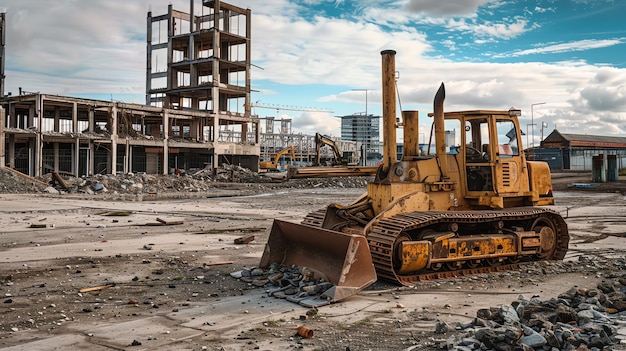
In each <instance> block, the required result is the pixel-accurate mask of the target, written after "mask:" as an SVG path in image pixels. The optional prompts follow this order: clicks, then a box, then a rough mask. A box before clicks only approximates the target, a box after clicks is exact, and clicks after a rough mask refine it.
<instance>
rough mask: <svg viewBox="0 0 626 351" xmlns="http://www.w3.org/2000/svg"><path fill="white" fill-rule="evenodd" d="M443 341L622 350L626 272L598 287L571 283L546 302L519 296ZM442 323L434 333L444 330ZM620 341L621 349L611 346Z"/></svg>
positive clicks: (460, 349)
mask: <svg viewBox="0 0 626 351" xmlns="http://www.w3.org/2000/svg"><path fill="white" fill-rule="evenodd" d="M456 329H457V331H459V332H460V333H458V334H456V335H454V336H451V337H449V338H448V339H447V340H446V341H445V342H443V343H441V345H440V348H441V349H448V350H457V351H473V350H498V351H514V350H522V351H531V350H545V351H557V350H561V351H574V350H576V351H586V350H617V349H626V275H624V276H622V277H619V278H616V279H611V280H606V281H604V282H602V283H600V284H598V286H597V288H596V289H584V288H577V287H573V288H571V289H569V290H568V291H567V292H565V293H562V294H561V295H559V296H558V298H552V299H549V300H546V301H542V300H540V299H539V298H538V297H532V298H531V299H527V298H525V297H524V296H522V295H520V296H519V298H518V300H517V301H514V302H513V303H511V304H510V305H502V306H500V307H491V308H488V309H481V310H478V311H477V313H476V318H475V319H473V320H472V321H471V322H469V323H466V324H458V325H457V327H456ZM448 331H449V327H448V325H447V324H446V323H445V322H439V323H438V324H437V327H436V330H435V332H437V333H441V334H443V333H447V332H448ZM616 345H620V346H618V347H620V348H614V346H616Z"/></svg>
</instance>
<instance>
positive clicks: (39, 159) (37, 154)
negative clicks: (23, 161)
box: [29, 94, 44, 177]
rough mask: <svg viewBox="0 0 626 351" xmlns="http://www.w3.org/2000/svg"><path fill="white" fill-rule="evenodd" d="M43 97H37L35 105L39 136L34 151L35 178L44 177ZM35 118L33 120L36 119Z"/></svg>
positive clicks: (36, 138) (37, 135)
mask: <svg viewBox="0 0 626 351" xmlns="http://www.w3.org/2000/svg"><path fill="white" fill-rule="evenodd" d="M43 104H44V102H43V96H41V95H39V94H38V95H37V101H36V103H35V115H36V116H37V134H36V136H35V148H34V150H33V158H34V160H35V172H34V176H35V177H40V176H42V175H43V134H42V123H43V110H44V109H43ZM34 117H35V116H33V117H32V118H34ZM33 122H34V121H31V123H29V126H32V125H33Z"/></svg>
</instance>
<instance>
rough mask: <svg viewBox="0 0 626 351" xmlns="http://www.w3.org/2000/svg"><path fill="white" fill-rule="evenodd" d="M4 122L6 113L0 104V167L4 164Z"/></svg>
mask: <svg viewBox="0 0 626 351" xmlns="http://www.w3.org/2000/svg"><path fill="white" fill-rule="evenodd" d="M5 123H6V113H5V111H4V109H3V108H2V107H1V106H0V167H4V166H5V165H6V157H5V154H4V153H5V136H4V124H5Z"/></svg>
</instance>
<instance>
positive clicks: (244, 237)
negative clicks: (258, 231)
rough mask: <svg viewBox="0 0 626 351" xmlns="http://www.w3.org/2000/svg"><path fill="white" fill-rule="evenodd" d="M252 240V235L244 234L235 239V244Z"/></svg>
mask: <svg viewBox="0 0 626 351" xmlns="http://www.w3.org/2000/svg"><path fill="white" fill-rule="evenodd" d="M252 241H254V235H246V236H242V237H241V238H237V239H235V244H237V245H242V244H249V243H251V242H252Z"/></svg>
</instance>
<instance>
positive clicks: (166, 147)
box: [0, 0, 260, 176]
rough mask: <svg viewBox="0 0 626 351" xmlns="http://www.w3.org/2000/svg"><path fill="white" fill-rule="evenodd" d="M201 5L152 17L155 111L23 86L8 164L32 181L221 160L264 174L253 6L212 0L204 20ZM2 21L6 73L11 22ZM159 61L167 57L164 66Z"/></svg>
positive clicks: (5, 102)
mask: <svg viewBox="0 0 626 351" xmlns="http://www.w3.org/2000/svg"><path fill="white" fill-rule="evenodd" d="M196 2H197V0H196V1H194V0H191V1H190V13H184V12H180V11H176V10H174V9H173V8H172V6H171V5H170V6H169V7H168V13H167V14H166V15H162V16H156V17H153V16H152V14H151V13H150V12H149V13H148V16H147V72H146V100H147V101H146V102H147V105H139V104H129V103H123V102H116V101H100V100H90V99H79V98H72V97H63V96H56V95H48V94H41V93H38V92H37V93H29V92H25V91H22V90H21V88H20V91H19V94H17V96H10V95H6V96H5V95H4V94H3V95H2V96H1V97H2V98H1V100H0V106H2V108H3V109H4V111H3V112H2V114H4V116H2V118H1V119H0V120H1V122H0V135H2V137H3V138H4V139H3V140H1V142H0V145H1V146H0V147H1V148H2V149H1V150H0V154H1V155H2V157H3V159H2V160H1V162H2V165H7V166H9V167H11V168H14V169H17V170H19V171H21V172H23V173H26V174H29V175H32V176H41V175H43V174H45V173H48V172H51V171H54V172H62V173H69V174H72V175H75V176H83V175H88V176H89V175H94V174H97V173H108V174H115V173H117V172H146V173H154V174H167V173H171V172H172V171H173V170H175V169H192V168H205V166H208V167H213V168H216V167H218V166H219V165H220V164H222V163H234V164H239V165H241V166H243V167H247V168H250V169H252V170H257V169H258V161H259V149H260V147H259V139H260V137H259V129H258V119H255V118H252V116H251V114H250V47H251V42H250V33H251V28H250V10H246V9H241V8H238V7H235V6H232V5H228V4H226V3H222V2H220V1H219V0H216V1H204V0H203V1H202V6H201V8H200V10H199V12H201V14H200V15H196V14H195V11H194V5H195V3H196ZM190 14H192V15H190ZM1 19H2V25H1V26H0V27H1V31H2V33H1V34H2V35H1V36H0V37H1V38H2V45H1V47H0V55H2V57H0V59H1V60H0V62H1V63H2V65H1V66H0V68H2V69H4V33H5V28H6V26H5V21H4V20H5V17H4V16H2V17H1ZM185 27H186V28H187V30H185ZM155 28H156V29H157V30H156V31H155V30H154V29H155ZM162 34H164V35H165V38H162V37H161V35H162ZM155 38H156V40H155ZM159 57H165V58H166V59H165V66H163V65H162V63H163V61H159V60H158V58H159ZM163 68H165V69H164V70H162V69H163ZM0 74H2V78H3V77H4V75H3V72H0ZM158 84H161V85H158ZM3 86H4V79H2V86H1V87H2V88H3ZM240 110H241V111H240ZM4 148H6V150H4Z"/></svg>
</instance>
